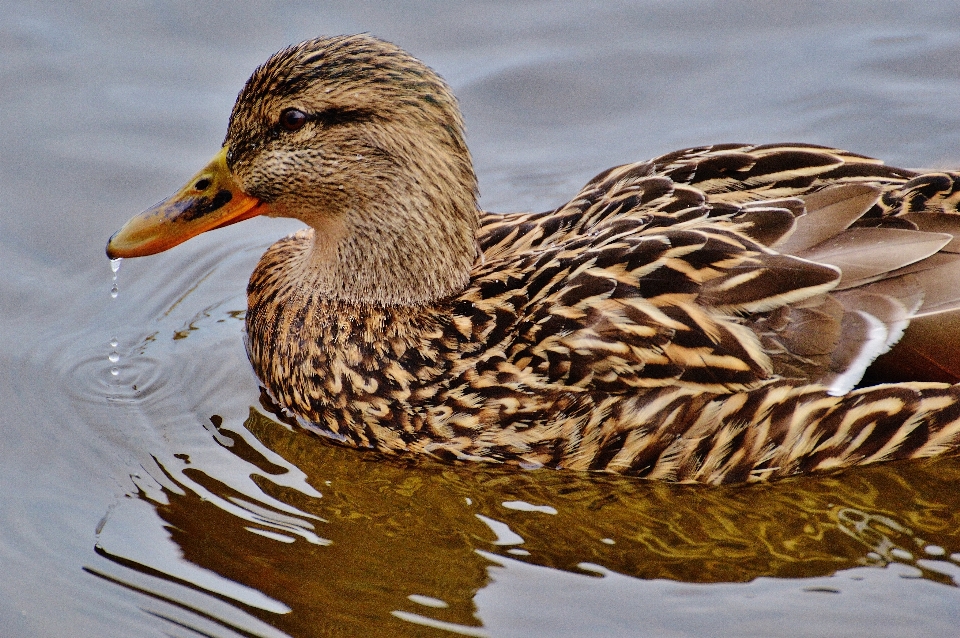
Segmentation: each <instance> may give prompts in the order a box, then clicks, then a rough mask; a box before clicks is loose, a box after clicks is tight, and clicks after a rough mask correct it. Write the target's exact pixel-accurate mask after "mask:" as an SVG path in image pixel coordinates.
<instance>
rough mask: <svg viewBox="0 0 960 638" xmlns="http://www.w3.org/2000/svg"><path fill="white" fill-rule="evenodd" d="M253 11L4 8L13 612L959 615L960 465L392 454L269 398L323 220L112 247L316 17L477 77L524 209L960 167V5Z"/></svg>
mask: <svg viewBox="0 0 960 638" xmlns="http://www.w3.org/2000/svg"><path fill="white" fill-rule="evenodd" d="M224 7H225V5H218V4H213V3H192V2H191V3H187V2H162V1H158V2H143V3H139V2H135V3H129V2H95V3H86V4H84V5H77V4H75V3H65V2H56V1H50V2H45V3H43V2H41V3H30V4H26V3H14V2H0V9H2V11H0V61H2V64H0V88H2V89H3V90H2V91H0V122H2V125H0V195H2V197H0V272H2V273H3V277H0V572H2V573H3V575H4V578H3V579H0V635H2V636H11V637H20V636H78V635H91V636H92V635H96V636H197V635H208V636H279V635H290V636H314V635H344V636H381V635H383V636H406V635H413V636H419V635H423V636H441V635H445V634H447V635H450V634H452V635H456V634H457V633H460V634H466V635H487V636H604V637H606V636H703V635H723V636H769V635H781V636H859V635H864V636H865V635H870V636H903V635H918V636H919V635H922V636H955V635H956V634H957V627H960V589H958V586H957V585H958V583H960V538H958V533H960V532H958V530H960V524H958V523H960V521H958V516H960V514H958V513H960V489H958V488H957V487H956V486H957V485H958V479H960V461H958V460H955V459H942V460H935V461H928V462H922V463H901V464H893V465H886V466H880V467H871V468H864V469H860V470H856V471H849V472H845V473H842V474H838V475H836V476H830V477H822V478H817V479H797V480H791V481H784V482H780V483H776V484H773V485H766V486H753V487H748V488H736V487H729V488H697V487H677V486H667V485H661V484H656V483H648V482H643V481H637V480H633V479H624V478H619V477H611V476H600V475H584V474H575V473H570V472H548V471H531V472H522V471H521V472H518V471H515V470H510V471H508V470H505V469H503V468H497V467H492V466H477V465H450V464H441V463H438V462H434V461H430V460H423V459H420V460H402V459H395V458H382V457H380V456H378V455H375V454H371V453H369V452H360V451H357V450H351V449H345V448H340V447H337V446H335V445H332V444H330V443H329V442H326V441H322V440H320V439H317V438H314V437H311V436H309V435H306V434H304V433H303V432H300V431H297V430H295V429H291V428H289V427H288V426H286V425H285V424H283V423H282V422H281V421H279V420H278V419H276V417H274V415H272V414H271V413H270V411H269V410H268V409H267V408H265V407H264V406H263V405H261V402H260V391H259V388H258V385H257V383H256V380H255V379H254V378H253V375H252V373H251V372H250V369H249V365H248V364H247V362H246V360H245V357H244V353H243V346H242V320H241V319H242V313H243V310H244V304H245V299H244V287H245V284H246V279H247V277H248V275H249V273H250V271H251V270H252V268H253V266H254V264H255V263H256V259H257V257H258V256H259V254H260V253H261V252H262V251H263V250H264V249H265V248H266V246H268V245H269V244H270V243H271V242H272V241H274V240H275V239H277V238H278V237H280V236H281V235H283V234H284V233H286V232H289V231H291V230H293V229H295V228H296V227H297V226H296V224H291V223H283V222H277V221H270V220H253V221H250V222H245V223H244V224H240V225H237V226H234V227H231V228H229V229H224V230H222V231H218V232H217V233H211V234H207V235H205V236H203V237H201V238H198V239H196V240H191V241H190V242H188V243H187V244H184V245H182V246H179V247H177V249H175V250H173V251H171V252H169V253H164V254H162V255H157V256H155V257H151V258H146V259H140V260H132V261H130V260H128V261H125V262H123V264H122V265H121V267H120V270H119V273H118V276H117V280H116V284H117V286H118V290H119V293H118V295H117V297H116V298H112V297H111V295H110V289H111V286H112V285H113V284H114V280H113V279H112V273H111V270H110V268H109V265H108V263H107V262H106V260H105V258H104V257H103V246H104V243H105V241H106V238H107V237H108V236H109V235H110V233H112V232H113V231H114V230H116V228H118V227H119V225H120V224H121V223H122V222H123V221H124V220H126V219H127V218H128V217H129V216H130V215H131V214H133V213H135V212H137V211H138V210H140V209H142V208H145V207H146V206H148V205H149V204H151V203H153V202H154V201H156V200H158V199H160V198H161V197H163V196H165V195H166V194H168V193H169V192H171V191H172V190H174V189H175V188H177V187H179V185H180V184H181V183H182V182H183V180H184V179H185V178H187V177H188V176H189V175H191V174H193V172H194V171H195V170H196V169H197V168H198V167H199V166H201V165H202V164H203V163H204V162H205V161H206V160H207V159H208V158H209V157H210V156H212V155H213V153H214V152H215V151H216V150H217V148H218V147H219V144H220V141H221V139H222V135H223V131H224V129H225V126H226V120H227V116H228V113H229V109H230V106H231V105H232V102H233V98H234V96H235V95H236V92H237V91H238V90H239V88H240V86H241V84H242V82H243V81H244V80H245V79H246V77H247V75H248V74H249V72H250V71H251V70H252V69H253V67H254V66H256V65H257V64H259V63H260V62H262V61H263V60H264V59H265V58H266V57H267V56H268V55H269V54H270V53H272V52H273V51H274V50H276V49H278V48H280V47H282V46H284V45H286V44H289V43H292V42H295V41H298V40H301V39H304V38H307V37H313V36H315V35H319V34H331V33H344V32H357V31H370V32H372V33H374V34H377V35H380V36H382V37H386V38H388V39H391V40H393V41H395V42H397V43H398V44H400V45H401V46H404V47H406V48H408V49H409V50H410V51H411V52H413V53H414V54H415V55H417V56H419V57H421V58H423V59H424V60H425V61H427V62H428V63H429V64H430V65H431V66H433V67H434V68H436V69H438V70H439V71H440V72H441V73H442V74H443V75H444V76H445V77H447V78H448V80H450V82H451V84H452V85H453V87H454V89H455V90H456V92H457V94H458V95H459V96H460V98H461V102H462V106H463V108H464V112H465V115H466V118H467V124H468V132H469V141H470V143H471V147H472V149H473V152H474V157H475V160H476V163H477V169H478V173H479V176H480V183H481V190H482V193H483V198H482V200H481V203H482V204H483V205H484V206H485V207H486V208H489V209H492V210H516V209H545V208H549V207H551V206H555V205H557V204H559V203H561V202H562V201H563V200H564V199H565V198H568V197H569V196H570V195H572V194H573V193H574V192H575V191H576V190H577V188H578V187H579V186H580V185H581V184H582V183H583V182H585V181H586V180H587V179H589V178H590V177H591V176H592V175H594V174H595V173H597V172H598V171H599V170H601V169H603V168H606V167H607V166H611V165H614V164H617V163H622V162H625V161H630V160H635V159H641V158H647V157H651V156H653V155H657V154H660V153H663V152H667V151H670V150H673V149H675V148H679V147H682V146H690V145H696V144H702V143H713V142H723V141H757V142H773V141H803V142H813V143H823V144H831V145H836V146H839V147H842V148H847V149H850V150H854V151H858V152H862V153H865V154H869V155H874V156H878V157H882V158H884V159H886V160H888V161H889V162H891V163H894V164H898V165H902V166H921V165H923V166H956V165H960V109H958V108H957V105H958V104H960V70H958V69H960V65H958V64H956V62H957V60H958V59H960V28H958V27H957V26H956V25H960V8H958V7H957V6H955V3H948V2H930V3H922V4H915V3H876V2H872V3H866V2H864V3H853V2H851V3H842V4H833V5H829V4H828V5H822V4H814V3H809V2H785V3H776V4H767V3H750V2H739V1H738V2H729V3H706V2H674V3H657V2H641V3H627V2H611V1H602V2H594V3H581V4H577V5H567V4H564V3H553V2H536V3H533V2H476V3H467V4H462V5H459V4H454V3H441V2H421V3H415V2H405V3H397V4H392V5H389V6H383V5H381V4H380V3H372V2H370V3H367V2H351V3H337V2H327V3H320V2H318V3H310V2H292V1H285V2H279V1H277V2H238V3H232V4H231V5H229V7H230V8H229V9H225V8H224ZM113 339H116V341H117V346H116V347H115V348H114V347H112V346H111V345H110V342H111V340H113ZM114 350H115V351H116V353H117V357H118V361H117V362H115V363H114V362H111V361H110V360H109V359H108V355H109V354H110V353H111V352H113V351H114ZM112 367H116V368H117V374H116V375H113V374H112V373H111V368H112Z"/></svg>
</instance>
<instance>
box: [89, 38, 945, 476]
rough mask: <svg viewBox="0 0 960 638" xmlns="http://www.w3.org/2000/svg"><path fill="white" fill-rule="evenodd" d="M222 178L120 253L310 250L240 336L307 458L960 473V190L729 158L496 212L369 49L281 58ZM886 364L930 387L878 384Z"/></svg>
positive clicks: (419, 75) (241, 123)
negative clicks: (222, 245) (260, 233)
mask: <svg viewBox="0 0 960 638" xmlns="http://www.w3.org/2000/svg"><path fill="white" fill-rule="evenodd" d="M221 153H222V155H221V156H218V159H217V160H215V161H214V162H213V163H212V164H211V165H210V167H208V168H207V169H204V170H205V171H206V172H204V171H201V173H199V174H198V176H197V178H195V180H194V182H192V183H191V184H190V185H188V186H187V187H185V189H184V190H183V191H181V193H180V194H178V195H177V196H176V197H175V198H172V199H171V200H169V201H168V202H167V203H166V204H164V205H165V206H167V207H168V208H164V209H163V211H168V212H165V213H163V214H161V213H160V212H158V211H160V209H154V210H152V211H147V213H144V214H143V215H142V216H141V217H138V218H135V219H134V220H132V221H131V222H130V223H128V225H127V226H125V227H124V229H122V230H121V231H120V232H118V233H117V235H115V236H114V237H113V238H111V241H110V244H109V245H108V254H110V255H111V256H137V255H143V254H150V253H151V252H157V251H159V250H164V249H166V248H169V247H170V246H172V245H174V244H176V243H179V242H180V241H184V240H185V239H187V238H188V237H189V236H192V235H194V234H197V233H198V232H203V231H205V230H208V229H210V228H214V227H218V226H222V225H225V224H228V223H233V222H234V221H239V220H240V219H245V218H247V217H250V216H253V215H255V214H265V215H270V216H285V217H295V218H297V219H300V220H302V221H303V222H305V223H306V224H307V225H308V226H309V228H308V229H306V230H304V231H300V232H298V233H296V234H294V235H292V236H290V237H287V238H285V239H283V240H281V241H279V242H277V243H276V244H274V245H273V246H272V247H271V248H270V249H269V250H268V251H267V252H266V254H265V255H264V256H263V258H262V259H261V261H260V263H259V264H258V266H257V268H256V270H255V271H254V273H253V276H252V278H251V280H250V285H249V288H248V303H249V310H248V313H247V320H246V321H247V349H248V353H249V357H250V361H251V363H252V364H253V367H254V369H255V371H256V373H257V375H258V376H259V377H260V379H261V381H262V383H263V384H264V386H265V387H266V389H267V390H268V391H269V392H270V394H271V395H272V396H273V397H274V398H275V399H276V401H278V402H279V404H280V405H281V406H283V407H284V408H285V409H286V410H288V411H289V412H291V413H292V414H294V415H296V416H297V417H299V419H300V421H301V422H302V423H303V424H304V425H305V426H306V427H308V428H310V429H312V430H315V431H318V432H320V433H323V434H325V435H328V436H332V437H334V438H337V439H339V440H341V441H344V442H346V443H349V444H352V445H356V446H362V447H373V448H377V449H379V450H383V451H388V452H418V453H429V454H434V455H438V456H443V457H451V458H462V459H477V460H485V461H505V462H516V463H520V464H523V465H529V466H539V465H545V466H550V467H562V468H572V469H580V470H606V471H613V472H622V473H626V474H633V475H637V476H644V477H649V478H656V479H662V480H670V481H694V482H707V483H720V482H733V481H756V480H765V479H772V478H777V477H783V476H789V475H794V474H799V473H807V472H815V471H826V470H833V469H836V468H841V467H846V466H851V465H858V464H865V463H873V462H877V461H886V460H891V459H900V458H915V457H925V456H932V455H935V454H939V453H944V452H955V451H956V450H957V449H958V448H960V386H957V385H951V384H952V383H955V382H956V381H958V380H960V364H956V363H954V362H952V361H939V362H936V365H933V366H931V365H928V363H929V362H931V361H936V360H937V357H938V353H937V352H936V351H935V350H931V349H930V347H929V346H928V345H927V346H925V345H924V344H925V343H927V342H926V341H924V339H923V336H924V334H926V336H927V337H929V334H930V331H931V330H933V331H935V330H936V322H937V321H938V320H939V318H940V317H942V316H944V315H945V313H950V312H951V311H954V310H955V309H956V308H957V307H960V293H956V292H954V290H955V288H956V286H955V285H954V284H953V282H955V281H957V275H958V274H960V256H958V255H957V254H956V253H958V252H960V246H958V244H960V241H958V240H956V239H954V236H955V235H956V234H957V233H958V232H960V216H958V214H957V212H958V211H957V206H958V202H960V173H951V172H936V173H916V172H913V171H908V170H902V169H896V168H891V167H887V166H884V165H883V164H882V163H881V162H879V161H877V160H874V159H870V158H867V157H863V156H860V155H855V154H852V153H848V152H845V151H840V150H835V149H829V148H822V147H816V146H810V145H803V144H788V145H768V146H750V145H737V144H729V145H721V146H709V147H700V148H694V149H687V150H682V151H677V152H675V153H671V154H669V155H665V156H662V157H659V158H657V159H654V160H651V161H649V162H639V163H635V164H628V165H625V166H620V167H616V168H613V169H610V170H608V171H606V172H604V173H601V174H600V175H598V176H597V177H596V178H594V179H593V180H592V181H591V182H590V183H588V184H587V185H586V186H585V187H584V188H583V190H581V192H580V193H579V194H578V195H577V196H576V197H575V198H574V199H573V200H572V201H571V202H570V203H568V204H566V205H564V206H562V207H560V208H559V209H557V210H555V211H550V212H546V213H540V214H527V213H525V214H509V215H495V214H490V213H485V212H481V211H479V210H478V208H477V206H476V179H475V177H474V174H473V169H472V166H471V162H470V156H469V153H468V151H467V148H466V145H465V143H464V141H463V123H462V120H461V116H460V114H459V111H458V109H457V105H456V100H455V98H454V97H453V95H452V93H451V92H450V90H449V88H448V87H447V86H446V84H445V83H444V82H443V81H442V80H441V79H440V78H439V77H438V76H437V75H436V74H434V73H433V72H432V71H431V70H430V69H428V68H427V67H426V66H424V65H423V64H422V63H420V62H419V61H417V60H416V59H414V58H412V57H410V56H409V55H408V54H406V53H405V52H403V51H402V50H400V49H399V48H397V47H395V46H393V45H391V44H389V43H386V42H382V41H380V40H377V39H374V38H372V37H368V36H348V37H337V38H321V39H317V40H311V41H309V42H304V43H302V44H300V45H297V46H295V47H291V48H289V49H286V50H284V51H281V52H279V53H277V54H276V55H275V56H273V57H272V58H271V59H270V60H268V61H267V62H266V63H265V64H264V65H263V66H262V67H260V68H259V69H257V70H256V71H255V72H254V74H253V76H252V77H251V78H250V80H249V81H248V83H247V85H246V86H245V87H244V89H243V91H241V93H240V95H239V97H238V99H237V103H236V106H235V107H234V110H233V114H232V115H231V119H230V125H229V129H228V132H227V137H226V140H225V141H224V151H222V152H221ZM224 202H228V203H229V204H225V203H224ZM170 207H174V208H176V215H179V217H178V216H176V215H174V214H172V213H170V212H169V211H170V210H172V209H171V208H170ZM221 209H222V210H221ZM228 209H229V214H228V213H227V212H223V211H227V210H228ZM234 209H235V210H234ZM208 210H210V211H219V212H215V213H214V214H213V216H212V221H209V222H206V221H203V222H201V221H198V220H199V219H201V217H202V216H203V215H205V214H206V213H207V211H208ZM158 219H159V220H160V221H159V222H156V221H154V220H158ZM171 220H173V221H172V223H171ZM181 220H182V221H181ZM171 227H172V228H173V229H174V230H172V231H168V230H164V229H167V228H171ZM178 229H179V230H178ZM165 233H167V234H165ZM160 235H163V237H162V239H161V238H159V237H160ZM950 316H952V315H950ZM930 317H935V318H934V319H930ZM911 322H913V324H914V326H913V327H911V330H914V331H918V334H920V337H919V338H913V339H912V340H911V338H909V334H910V333H908V338H907V339H905V340H904V341H903V342H901V343H899V344H898V341H899V340H900V338H901V335H902V334H903V332H904V330H905V329H906V328H907V326H908V325H909V324H910V323H911ZM924 330H925V331H927V332H926V333H923V331H924ZM957 337H958V335H957V334H956V333H951V334H946V335H943V339H942V340H941V341H949V340H954V341H956V340H957ZM927 341H929V338H928V339H927ZM891 348H895V349H894V351H893V353H891V355H895V357H896V359H895V360H894V361H893V363H894V365H890V361H891V359H890V357H891V355H887V356H886V358H884V357H881V358H880V360H878V361H876V363H874V361H875V360H876V359H877V357H880V356H881V355H883V353H885V352H886V351H888V350H890V349H891ZM898 362H903V363H904V366H905V367H906V368H909V369H917V368H920V369H922V370H924V372H925V375H924V378H923V379H922V380H919V379H918V380H913V381H906V382H901V383H897V384H891V383H886V384H884V383H883V382H885V381H889V380H893V379H894V378H895V377H894V375H895V374H896V370H897V365H895V364H896V363H898ZM911 366H912V367H911ZM865 374H866V379H867V380H868V381H869V382H870V383H874V384H875V385H870V386H864V387H858V384H859V383H861V380H862V379H863V378H864V375H865Z"/></svg>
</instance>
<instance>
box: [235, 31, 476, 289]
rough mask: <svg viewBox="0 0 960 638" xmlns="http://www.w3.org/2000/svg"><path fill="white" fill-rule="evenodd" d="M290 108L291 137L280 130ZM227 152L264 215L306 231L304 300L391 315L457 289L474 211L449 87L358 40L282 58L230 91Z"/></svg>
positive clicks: (407, 59) (395, 52)
mask: <svg viewBox="0 0 960 638" xmlns="http://www.w3.org/2000/svg"><path fill="white" fill-rule="evenodd" d="M292 110H295V111H298V112H299V113H302V114H303V116H304V122H305V124H304V125H303V126H302V128H299V129H297V130H287V129H285V128H284V125H283V122H282V121H281V118H282V117H283V115H284V114H285V113H288V112H290V111H292ZM224 144H225V145H226V146H228V148H229V153H228V157H227V162H228V166H229V167H230V169H231V171H232V172H233V173H234V175H235V176H236V177H237V178H238V179H239V181H240V183H241V185H242V188H243V190H244V191H245V192H246V193H248V194H249V195H252V196H254V197H257V198H259V199H260V200H262V201H264V202H266V203H268V204H269V209H268V212H267V213H266V214H267V215H270V216H284V217H294V218H297V219H300V220H302V221H304V222H306V223H307V224H308V225H310V226H311V228H312V229H313V230H314V233H315V234H314V237H313V239H312V240H311V242H307V243H305V245H304V254H303V259H302V260H301V261H300V262H299V263H301V265H302V268H303V271H302V273H301V277H302V279H304V280H309V281H310V282H311V286H312V287H313V288H314V289H319V290H322V291H325V292H326V294H327V295H328V296H329V297H330V298H333V299H340V300H343V301H350V302H370V303H378V304H385V305H393V304H421V303H427V302H432V301H435V300H436V299H438V298H442V297H446V296H449V295H451V294H453V293H455V292H458V291H460V290H462V289H463V288H464V287H465V286H466V283H467V281H468V276H469V275H468V273H469V270H470V268H471V267H472V265H473V263H474V261H475V260H476V258H477V248H476V238H475V237H476V228H477V223H478V209H477V205H476V198H477V183H476V177H475V175H474V173H473V167H472V163H471V159H470V154H469V152H468V150H467V147H466V143H465V142H464V138H463V119H462V117H461V115H460V111H459V109H458V107H457V102H456V98H455V97H454V96H453V93H452V92H451V91H450V88H449V87H448V86H447V84H446V83H445V82H444V81H443V80H442V79H440V77H439V76H438V75H437V74H436V73H434V72H433V71H432V70H431V69H429V68H428V67H427V66H426V65H424V64H423V63H422V62H420V61H419V60H417V59H415V58H413V57H412V56H410V55H409V54H408V53H406V52H404V51H403V50H401V49H399V48H398V47H396V46H394V45H392V44H390V43H388V42H383V41H381V40H377V39H375V38H372V37H369V36H365V35H354V36H344V37H334V38H319V39H316V40H310V41H308V42H303V43H301V44H299V45H296V46H293V47H290V48H287V49H284V50H283V51H280V52H279V53H277V54H275V55H274V56H272V57H271V58H270V59H269V60H268V61H267V62H266V63H265V64H263V66H261V67H260V68H258V69H257V70H256V71H255V72H254V73H253V75H252V76H251V78H250V79H249V80H248V82H247V84H246V86H245V87H244V88H243V90H242V91H241V92H240V95H239V96H238V98H237V103H236V105H235V106H234V109H233V113H232V115H231V118H230V124H229V127H228V130H227V136H226V139H225V140H224ZM411 177H413V179H411ZM371 246H377V250H371V249H370V248H371Z"/></svg>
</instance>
